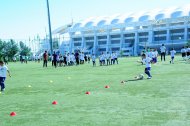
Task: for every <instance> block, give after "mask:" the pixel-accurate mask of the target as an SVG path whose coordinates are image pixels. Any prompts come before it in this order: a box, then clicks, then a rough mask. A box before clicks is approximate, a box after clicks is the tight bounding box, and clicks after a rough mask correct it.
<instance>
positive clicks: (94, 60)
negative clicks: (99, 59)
mask: <svg viewBox="0 0 190 126" xmlns="http://www.w3.org/2000/svg"><path fill="white" fill-rule="evenodd" d="M92 63H93V67H94V66H96V56H95V55H94V54H92Z"/></svg>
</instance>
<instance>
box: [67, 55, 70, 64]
mask: <svg viewBox="0 0 190 126" xmlns="http://www.w3.org/2000/svg"><path fill="white" fill-rule="evenodd" d="M67 65H68V66H70V55H69V53H67Z"/></svg>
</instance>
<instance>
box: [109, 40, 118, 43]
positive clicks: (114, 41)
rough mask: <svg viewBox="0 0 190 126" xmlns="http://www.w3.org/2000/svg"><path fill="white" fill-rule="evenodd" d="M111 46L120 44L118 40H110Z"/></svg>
mask: <svg viewBox="0 0 190 126" xmlns="http://www.w3.org/2000/svg"><path fill="white" fill-rule="evenodd" d="M111 44H120V40H111Z"/></svg>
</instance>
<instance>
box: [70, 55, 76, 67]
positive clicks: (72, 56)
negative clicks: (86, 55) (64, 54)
mask: <svg viewBox="0 0 190 126" xmlns="http://www.w3.org/2000/svg"><path fill="white" fill-rule="evenodd" d="M74 59H75V56H74V53H72V54H71V56H70V62H71V65H74Z"/></svg>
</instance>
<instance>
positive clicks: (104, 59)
mask: <svg viewBox="0 0 190 126" xmlns="http://www.w3.org/2000/svg"><path fill="white" fill-rule="evenodd" d="M101 61H102V65H105V63H106V56H105V55H104V53H103V52H102V55H101Z"/></svg>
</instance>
